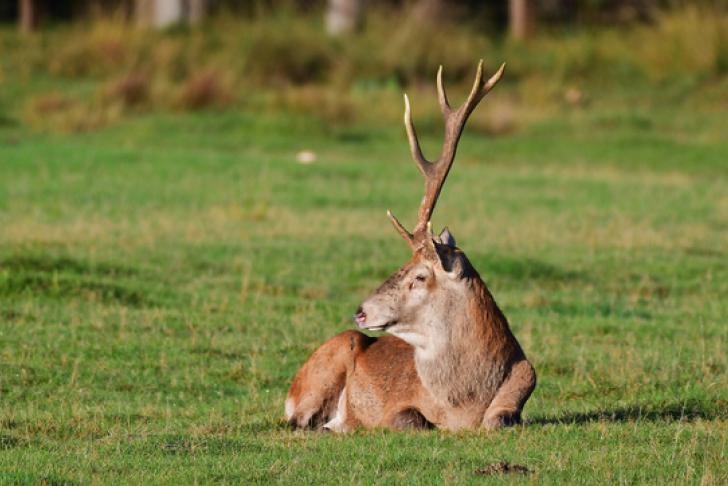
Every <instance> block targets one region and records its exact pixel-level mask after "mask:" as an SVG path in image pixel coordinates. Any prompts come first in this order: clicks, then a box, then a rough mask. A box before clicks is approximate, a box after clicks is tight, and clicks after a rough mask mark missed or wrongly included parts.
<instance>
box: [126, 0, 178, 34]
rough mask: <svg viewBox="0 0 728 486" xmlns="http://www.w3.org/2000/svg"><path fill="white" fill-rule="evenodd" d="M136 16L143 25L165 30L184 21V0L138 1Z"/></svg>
mask: <svg viewBox="0 0 728 486" xmlns="http://www.w3.org/2000/svg"><path fill="white" fill-rule="evenodd" d="M135 4H136V8H135V15H136V18H137V21H138V22H139V23H140V24H142V25H147V26H152V27H156V28H158V29H163V28H165V27H169V26H170V25H174V24H177V23H179V22H181V21H183V20H184V5H183V4H182V0H136V2H135Z"/></svg>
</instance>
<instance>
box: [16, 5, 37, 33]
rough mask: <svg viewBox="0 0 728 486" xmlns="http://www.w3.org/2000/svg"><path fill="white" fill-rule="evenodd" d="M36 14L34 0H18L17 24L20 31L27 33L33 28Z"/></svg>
mask: <svg viewBox="0 0 728 486" xmlns="http://www.w3.org/2000/svg"><path fill="white" fill-rule="evenodd" d="M36 15H37V11H36V5H35V0H18V26H19V27H20V32H22V33H24V34H27V33H30V32H32V31H33V29H35V22H36Z"/></svg>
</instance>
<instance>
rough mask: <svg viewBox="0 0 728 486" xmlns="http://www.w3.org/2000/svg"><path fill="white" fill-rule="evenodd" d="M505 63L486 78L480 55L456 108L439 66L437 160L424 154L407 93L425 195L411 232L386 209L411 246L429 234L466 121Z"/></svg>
mask: <svg viewBox="0 0 728 486" xmlns="http://www.w3.org/2000/svg"><path fill="white" fill-rule="evenodd" d="M505 67H506V65H505V63H503V64H501V66H500V68H499V69H498V71H496V73H495V74H493V76H491V77H490V79H488V80H487V81H485V80H484V78H483V60H482V59H481V60H480V62H479V63H478V70H477V73H476V75H475V81H474V82H473V87H472V89H471V90H470V94H469V95H468V98H467V99H466V100H465V102H464V103H463V104H462V105H460V107H459V108H458V109H457V110H453V109H452V108H451V107H450V103H449V102H448V99H447V94H446V93H445V88H444V86H443V82H442V66H440V69H438V70H437V99H438V101H439V103H440V110H441V111H442V115H443V117H444V118H445V140H444V142H443V145H442V152H441V153H440V157H439V158H438V159H437V160H435V161H432V162H430V161H428V160H427V159H426V158H425V156H424V155H423V154H422V149H421V148H420V142H419V140H418V139H417V131H416V130H415V126H414V123H413V122H412V110H411V108H410V102H409V98H408V97H407V95H406V94H405V95H404V126H405V129H406V130H407V138H408V140H409V145H410V152H411V153H412V158H413V159H414V161H415V163H416V164H417V168H418V169H419V170H420V172H421V173H422V175H423V177H424V178H425V196H424V197H423V199H422V203H421V204H420V209H419V212H418V216H417V224H416V225H415V229H414V231H413V232H412V233H410V232H409V231H407V230H406V229H405V227H404V226H402V224H401V223H400V222H399V221H398V220H397V218H395V217H394V215H393V214H392V213H391V212H389V211H387V215H388V216H389V219H390V220H391V221H392V224H393V225H394V227H395V228H396V229H397V231H398V232H399V233H400V235H402V237H403V238H404V239H405V240H407V242H408V244H409V245H410V247H412V249H413V250H414V249H416V247H417V246H418V245H419V244H421V243H422V241H424V239H425V238H428V237H430V236H431V235H429V234H428V232H429V231H428V223H429V222H430V218H431V217H432V212H433V210H434V209H435V204H437V199H438V197H439V196H440V191H441V190H442V186H443V184H444V183H445V179H446V178H447V174H448V173H449V172H450V168H451V167H452V164H453V161H454V160H455V153H456V152H457V146H458V141H459V140H460V135H461V134H462V132H463V128H464V127H465V123H466V122H467V121H468V117H469V116H470V114H471V113H472V112H473V110H474V109H475V107H476V106H478V103H480V100H482V99H483V97H485V95H486V94H488V92H489V91H490V90H491V89H493V87H494V86H495V85H496V84H497V83H498V81H499V80H500V79H501V76H503V71H504V70H505Z"/></svg>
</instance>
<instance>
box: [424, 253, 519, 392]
mask: <svg viewBox="0 0 728 486" xmlns="http://www.w3.org/2000/svg"><path fill="white" fill-rule="evenodd" d="M469 270H472V271H471V272H467V276H465V277H463V280H462V281H461V283H462V288H463V292H459V293H458V294H459V297H455V298H453V299H451V301H450V302H449V303H448V305H447V306H445V308H444V309H443V312H441V313H440V315H439V316H434V318H435V319H438V318H439V319H440V320H441V323H440V324H441V325H442V328H444V329H446V330H447V334H446V337H445V339H442V340H440V341H439V342H437V343H433V346H432V347H431V349H428V350H427V351H425V350H421V349H417V350H416V352H415V365H416V367H417V371H418V373H419V375H420V379H421V380H422V383H423V384H424V385H425V387H427V389H428V390H429V391H430V392H431V393H432V394H433V396H435V397H436V398H437V399H438V400H440V401H442V402H443V403H448V404H450V405H454V406H458V405H465V404H467V403H470V402H478V403H490V402H491V400H492V399H493V395H494V394H495V391H496V390H497V389H498V386H499V385H500V384H501V383H502V382H503V380H504V379H505V375H506V373H507V370H508V369H509V367H510V364H511V363H513V362H514V361H515V360H516V359H518V358H519V357H521V356H522V355H523V351H522V350H521V348H520V346H519V345H518V343H517V341H516V340H515V338H514V337H513V334H512V333H511V331H510V329H509V327H508V321H507V320H506V318H505V316H504V315H503V313H502V312H501V310H500V309H499V308H498V306H497V304H496V303H495V301H494V300H493V297H492V295H491V294H490V292H489V291H488V288H487V287H486V286H485V283H483V281H482V280H481V278H480V276H479V275H478V274H477V272H476V271H475V270H474V269H472V267H471V268H470V269H469Z"/></svg>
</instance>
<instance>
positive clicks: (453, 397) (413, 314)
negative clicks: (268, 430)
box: [285, 61, 536, 432]
mask: <svg viewBox="0 0 728 486" xmlns="http://www.w3.org/2000/svg"><path fill="white" fill-rule="evenodd" d="M504 68H505V64H504V65H502V66H501V67H500V69H499V70H498V71H497V72H496V73H495V74H494V75H493V76H492V77H491V78H490V79H489V80H487V81H485V79H484V78H483V61H480V64H479V65H478V72H477V75H476V77H475V83H474V84H473V88H472V90H471V92H470V95H469V96H468V99H467V100H466V101H465V103H463V105H462V106H460V108H458V109H456V110H453V109H452V108H451V107H450V104H449V103H448V100H447V96H446V95H445V90H444V88H443V84H442V67H440V70H439V71H438V73H437V95H438V99H439V102H440V108H441V109H442V114H443V116H444V117H445V142H444V144H443V148H442V153H441V155H440V158H439V159H437V160H436V161H434V162H429V161H428V160H426V159H425V157H424V156H423V155H422V151H421V150H420V145H419V142H418V140H417V134H416V132H415V127H414V125H413V124H412V114H411V111H410V104H409V99H408V98H407V95H405V97H404V102H405V111H404V123H405V127H406V129H407V137H408V138H409V144H410V149H411V152H412V157H413V158H414V160H415V162H416V163H417V167H418V169H419V170H420V172H421V173H422V175H423V176H424V178H425V196H424V198H423V199H422V203H421V205H420V209H419V217H418V219H417V224H416V226H415V228H414V231H413V232H412V233H410V232H409V231H407V230H406V229H405V228H404V226H402V224H401V223H400V222H399V221H398V220H397V218H395V217H394V216H393V215H392V214H391V213H390V212H387V214H388V216H389V218H390V220H391V221H392V224H393V225H394V227H395V228H396V229H397V231H398V232H399V234H400V235H401V236H402V237H403V238H404V239H405V240H406V241H407V243H408V244H409V246H410V248H411V249H412V252H413V256H412V259H411V260H410V261H409V262H408V263H406V264H405V265H404V266H403V267H402V268H400V269H399V270H398V271H397V272H396V273H395V274H394V275H392V276H391V277H390V278H389V279H388V280H387V281H386V282H384V283H383V284H382V285H381V286H380V287H379V288H378V289H377V290H376V291H375V292H374V293H373V294H372V295H371V296H370V297H369V298H367V299H366V300H365V301H364V303H362V305H361V306H360V307H359V309H358V310H357V313H356V315H355V317H354V318H355V320H356V323H357V324H358V326H359V327H360V328H361V329H364V330H367V331H386V332H387V333H389V334H391V336H383V337H380V338H374V337H369V336H367V335H365V334H362V333H361V332H358V331H346V332H342V333H341V334H338V335H336V336H334V337H333V338H331V339H330V340H328V341H327V342H326V343H324V344H323V345H322V346H321V347H319V348H318V349H317V350H316V351H315V352H314V353H313V354H312V355H311V357H310V358H309V359H308V361H306V363H305V364H304V365H303V366H302V367H301V369H300V370H299V372H298V374H297V375H296V377H295V378H294V380H293V383H292V385H291V389H290V390H289V392H288V397H287V400H286V405H285V414H286V419H287V420H288V422H289V423H290V424H291V425H292V426H294V427H311V428H322V427H323V428H324V429H328V430H333V431H337V432H344V431H348V430H351V429H353V428H356V427H391V428H408V427H417V428H419V427H433V426H434V427H439V428H443V429H448V430H458V429H475V428H478V427H484V428H486V429H497V428H500V427H503V426H505V425H511V424H515V423H518V422H519V421H520V419H521V410H522V409H523V405H524V404H525V402H526V400H528V397H529V396H530V395H531V392H532V391H533V389H534V387H535V386H536V373H535V371H534V369H533V366H531V363H529V362H528V360H527V359H526V355H525V354H524V353H523V350H522V349H521V346H520V345H519V344H518V341H517V340H516V338H515V337H514V336H513V334H512V333H511V330H510V328H509V327H508V321H507V320H506V317H505V316H504V315H503V313H502V312H501V310H500V309H499V308H498V305H497V304H496V303H495V301H494V300H493V296H492V295H491V294H490V292H489V291H488V288H487V287H486V285H485V283H484V282H483V280H481V278H480V276H479V275H478V272H477V271H476V270H475V269H474V268H473V266H472V265H471V264H470V262H469V261H468V259H467V257H466V256H465V254H464V253H463V252H462V250H460V249H459V248H458V247H457V246H455V240H454V238H453V237H452V235H451V234H450V232H449V231H448V230H447V228H446V229H444V230H443V232H442V233H440V234H439V235H437V236H436V235H434V234H433V233H432V227H431V224H430V217H431V215H432V211H433V209H434V208H435V203H436V202H437V198H438V196H439V194H440V190H441V189H442V185H443V183H444V182H445V178H446V177H447V174H448V172H449V171H450V167H451V166H452V163H453V160H454V159H455V151H456V149H457V144H458V140H459V138H460V135H461V133H462V131H463V127H464V126H465V122H466V121H467V119H468V116H469V115H470V114H471V113H472V111H473V109H475V107H476V106H477V104H478V103H479V102H480V100H481V99H483V97H484V96H485V95H486V94H487V93H488V92H489V91H490V90H491V89H492V88H493V86H495V84H496V83H497V82H498V80H500V78H501V76H502V75H503V70H504Z"/></svg>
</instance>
